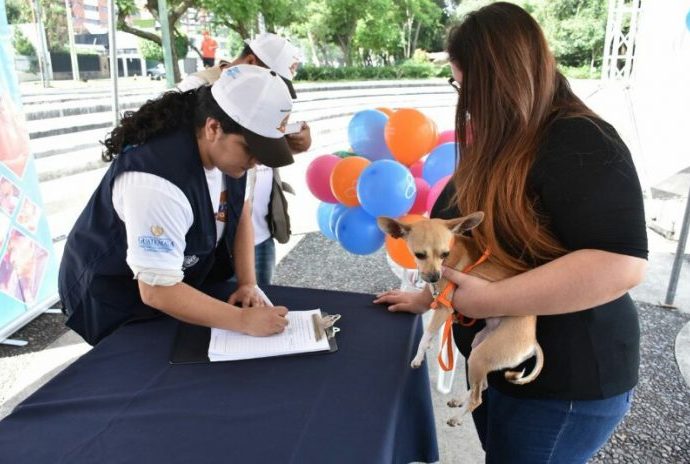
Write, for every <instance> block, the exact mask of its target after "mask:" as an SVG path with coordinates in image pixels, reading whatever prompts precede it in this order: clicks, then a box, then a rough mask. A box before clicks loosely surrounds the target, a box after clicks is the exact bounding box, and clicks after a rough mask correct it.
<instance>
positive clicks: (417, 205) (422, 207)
mask: <svg viewBox="0 0 690 464" xmlns="http://www.w3.org/2000/svg"><path fill="white" fill-rule="evenodd" d="M414 183H415V185H416V186H417V197H416V198H415V200H414V204H413V205H412V208H411V209H410V211H409V212H408V213H407V214H424V213H426V212H427V211H428V209H427V207H426V199H427V197H428V196H429V191H430V190H431V187H430V186H429V183H428V182H427V181H425V180H424V179H421V178H419V177H415V178H414Z"/></svg>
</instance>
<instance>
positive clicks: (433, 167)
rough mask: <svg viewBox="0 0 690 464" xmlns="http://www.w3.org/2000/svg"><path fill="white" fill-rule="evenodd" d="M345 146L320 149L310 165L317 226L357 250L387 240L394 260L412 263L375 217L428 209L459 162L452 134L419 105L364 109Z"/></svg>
mask: <svg viewBox="0 0 690 464" xmlns="http://www.w3.org/2000/svg"><path fill="white" fill-rule="evenodd" d="M348 140H349V142H350V146H351V148H350V150H347V151H339V152H336V153H335V154H328V155H322V156H319V157H317V158H316V159H314V160H313V161H312V162H311V164H310V165H309V167H308V168H307V175H306V177H307V179H306V180H307V186H308V187H309V190H310V191H311V192H312V194H313V195H314V196H315V197H316V198H318V199H319V200H321V204H320V205H319V208H318V211H317V220H318V224H319V229H320V230H321V232H322V233H323V234H324V235H325V236H326V237H328V238H329V239H331V240H337V241H338V242H339V243H340V244H341V245H342V247H343V248H345V249H346V250H347V251H349V252H351V253H355V254H360V255H366V254H369V253H373V252H375V251H376V250H378V249H379V248H381V246H382V245H383V244H384V243H385V244H386V250H387V251H388V254H389V255H390V257H391V258H392V259H393V261H395V262H396V263H397V264H399V265H401V266H403V267H407V268H414V267H415V263H414V259H413V258H412V256H411V255H410V253H409V251H408V250H407V247H406V245H405V243H404V242H403V241H402V240H400V239H392V238H390V237H385V236H384V234H383V232H381V230H379V228H378V226H377V224H376V218H377V217H379V216H389V217H394V218H400V219H401V220H402V221H411V222H414V221H415V220H419V219H421V218H422V217H424V216H423V215H425V214H428V213H429V211H430V210H431V208H432V207H433V205H434V203H435V202H436V200H437V198H438V196H439V195H440V194H441V191H442V190H443V188H444V187H445V186H446V184H447V183H448V180H449V179H450V176H451V175H452V173H453V172H454V171H455V167H456V165H457V161H458V160H456V156H455V150H456V148H455V133H454V131H444V132H441V133H440V134H439V133H438V132H437V130H436V124H435V123H434V122H433V121H432V120H431V119H429V118H427V117H426V116H425V115H424V114H423V113H421V112H420V111H418V110H416V109H413V108H401V109H399V110H397V111H393V110H391V109H388V108H378V109H375V110H364V111H360V112H358V113H356V114H355V115H354V116H353V117H352V119H351V120H350V123H349V125H348Z"/></svg>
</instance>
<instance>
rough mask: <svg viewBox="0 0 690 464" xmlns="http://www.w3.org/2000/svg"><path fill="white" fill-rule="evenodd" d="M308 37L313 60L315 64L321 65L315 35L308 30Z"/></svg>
mask: <svg viewBox="0 0 690 464" xmlns="http://www.w3.org/2000/svg"><path fill="white" fill-rule="evenodd" d="M307 38H308V39H309V48H311V60H312V61H313V62H314V65H315V66H321V63H320V62H319V57H318V55H317V54H316V46H315V44H314V35H313V34H312V33H311V31H309V30H308V31H307Z"/></svg>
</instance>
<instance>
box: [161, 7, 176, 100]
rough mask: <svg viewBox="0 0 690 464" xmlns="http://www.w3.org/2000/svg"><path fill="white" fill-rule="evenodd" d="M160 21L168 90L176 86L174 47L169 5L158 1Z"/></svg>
mask: <svg viewBox="0 0 690 464" xmlns="http://www.w3.org/2000/svg"><path fill="white" fill-rule="evenodd" d="M158 20H159V21H160V23H161V42H162V43H163V61H165V81H166V82H167V83H168V88H172V87H174V86H175V72H174V69H173V55H172V47H171V46H170V44H171V42H170V39H171V37H170V23H169V21H168V3H167V2H166V0H158Z"/></svg>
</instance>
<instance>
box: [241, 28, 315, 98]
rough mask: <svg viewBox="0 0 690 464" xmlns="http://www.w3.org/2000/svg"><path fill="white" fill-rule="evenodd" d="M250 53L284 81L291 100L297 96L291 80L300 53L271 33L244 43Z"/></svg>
mask: <svg viewBox="0 0 690 464" xmlns="http://www.w3.org/2000/svg"><path fill="white" fill-rule="evenodd" d="M244 43H246V44H247V45H249V48H251V49H252V53H254V55H255V56H256V57H257V58H258V59H260V60H261V61H262V62H263V63H264V64H265V65H266V66H268V67H269V68H270V69H272V70H273V71H275V72H277V73H278V74H279V75H280V77H282V78H283V79H284V80H285V84H286V85H287V86H288V89H289V90H290V95H291V96H292V98H296V97H297V94H296V93H295V89H294V87H293V86H292V79H294V78H295V74H296V73H297V67H298V66H299V63H300V62H301V61H302V59H303V58H302V52H301V51H300V49H299V48H297V47H295V46H294V45H292V44H291V43H290V41H289V40H287V39H286V38H284V37H281V36H279V35H277V34H273V33H272V32H264V33H263V34H259V35H257V36H256V37H254V38H253V39H251V40H250V39H247V40H245V41H244Z"/></svg>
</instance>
